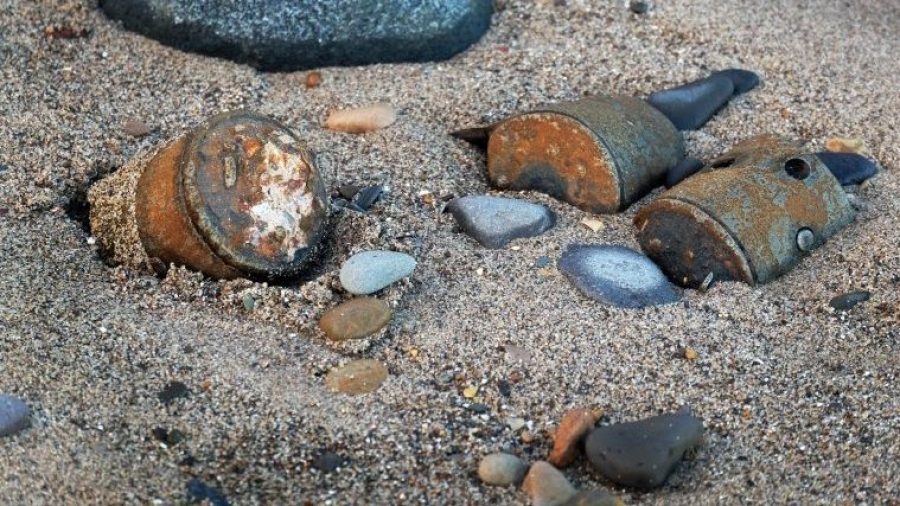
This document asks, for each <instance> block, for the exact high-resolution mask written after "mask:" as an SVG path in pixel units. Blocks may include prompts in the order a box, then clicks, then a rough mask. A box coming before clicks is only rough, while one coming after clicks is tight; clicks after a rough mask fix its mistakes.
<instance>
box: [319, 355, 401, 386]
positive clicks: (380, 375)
mask: <svg viewBox="0 0 900 506" xmlns="http://www.w3.org/2000/svg"><path fill="white" fill-rule="evenodd" d="M387 375H388V370H387V367H385V366H384V364H382V363H381V362H379V361H377V360H357V361H355V362H350V363H349V364H347V365H344V366H341V367H338V368H337V369H332V370H331V372H329V373H328V375H327V376H325V386H327V387H328V389H329V390H331V391H332V392H339V393H342V394H352V395H356V394H367V393H369V392H374V391H375V390H377V389H378V387H379V386H381V384H382V383H383V382H384V380H386V379H387Z"/></svg>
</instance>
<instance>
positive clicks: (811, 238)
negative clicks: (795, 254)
mask: <svg viewBox="0 0 900 506" xmlns="http://www.w3.org/2000/svg"><path fill="white" fill-rule="evenodd" d="M815 245H816V235H815V234H813V231H812V230H810V229H808V228H801V229H800V230H799V231H798V232H797V248H799V249H800V251H803V252H805V253H809V252H810V251H812V250H813V247H814V246H815Z"/></svg>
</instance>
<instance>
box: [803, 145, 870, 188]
mask: <svg viewBox="0 0 900 506" xmlns="http://www.w3.org/2000/svg"><path fill="white" fill-rule="evenodd" d="M816 156H818V157H819V160H822V163H824V164H825V166H826V167H828V170H830V171H831V173H832V174H834V177H836V178H837V180H838V182H839V183H841V186H846V185H848V184H860V183H862V182H863V181H865V180H866V179H869V178H870V177H872V176H874V175H875V174H877V173H878V166H877V165H875V162H874V161H872V160H870V159H868V158H866V157H864V156H862V155H858V154H856V153H832V152H831V151H822V152H821V153H816Z"/></svg>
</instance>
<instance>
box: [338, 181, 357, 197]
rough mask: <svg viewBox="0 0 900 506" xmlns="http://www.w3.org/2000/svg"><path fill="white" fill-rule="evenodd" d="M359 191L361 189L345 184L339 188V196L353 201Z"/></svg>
mask: <svg viewBox="0 0 900 506" xmlns="http://www.w3.org/2000/svg"><path fill="white" fill-rule="evenodd" d="M359 190H360V187H359V186H357V185H355V184H344V185H341V186H339V187H338V194H339V195H340V196H341V197H344V198H345V199H347V200H353V197H355V196H356V194H357V193H359Z"/></svg>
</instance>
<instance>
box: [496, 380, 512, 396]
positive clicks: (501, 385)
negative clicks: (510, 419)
mask: <svg viewBox="0 0 900 506" xmlns="http://www.w3.org/2000/svg"><path fill="white" fill-rule="evenodd" d="M497 390H499V391H500V395H502V396H503V397H509V396H510V395H512V388H511V387H510V385H509V382H508V381H506V380H500V381H498V382H497Z"/></svg>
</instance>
